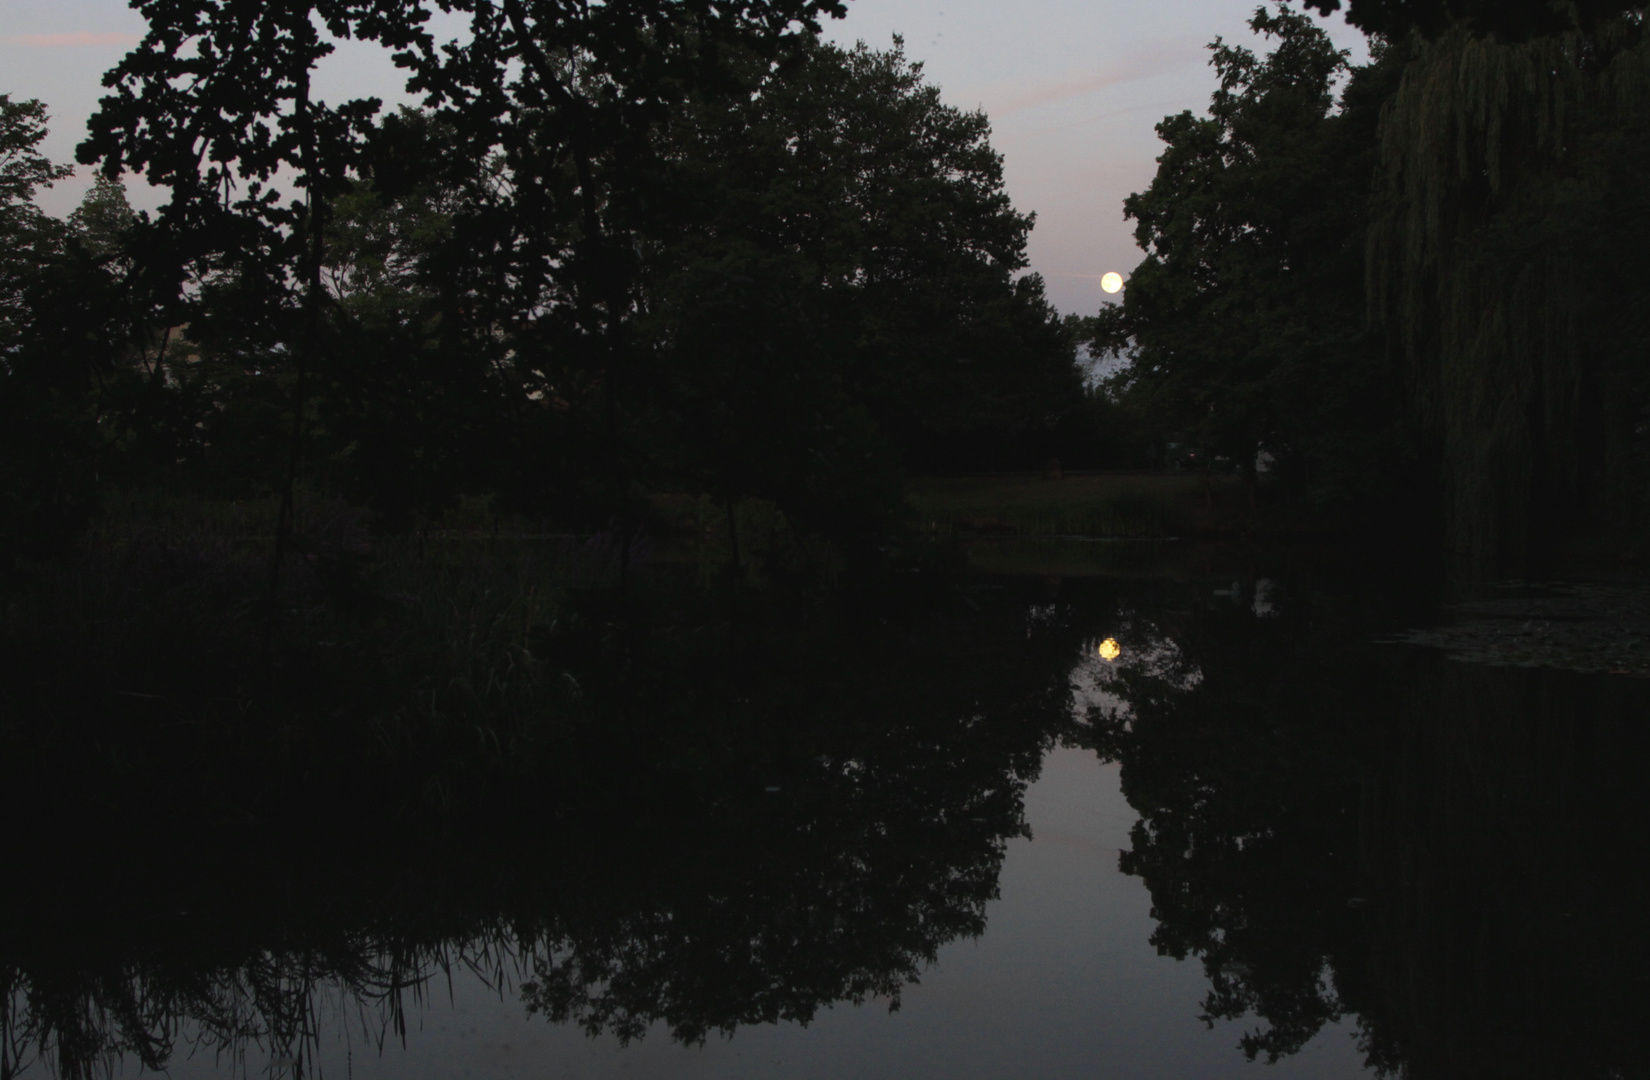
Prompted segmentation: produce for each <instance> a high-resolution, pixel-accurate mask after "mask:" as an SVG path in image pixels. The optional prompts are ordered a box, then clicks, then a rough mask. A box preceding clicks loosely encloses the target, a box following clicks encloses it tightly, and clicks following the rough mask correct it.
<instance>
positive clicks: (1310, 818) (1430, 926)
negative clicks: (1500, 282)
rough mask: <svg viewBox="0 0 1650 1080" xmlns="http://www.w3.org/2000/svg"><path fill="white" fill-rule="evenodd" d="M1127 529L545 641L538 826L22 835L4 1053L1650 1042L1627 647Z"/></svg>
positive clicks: (1484, 1047) (1233, 1069)
mask: <svg viewBox="0 0 1650 1080" xmlns="http://www.w3.org/2000/svg"><path fill="white" fill-rule="evenodd" d="M1131 557H1132V556H1129V555H1128V554H1127V553H1123V554H1122V555H1120V556H1119V555H1117V554H1115V553H1114V554H1111V555H1107V556H1105V558H1104V559H1102V558H1100V557H1099V556H1098V555H1096V554H1095V551H1094V550H1091V549H1084V550H1077V551H1072V550H1064V549H1042V550H1031V551H1026V550H1003V551H997V552H995V553H992V552H987V553H985V554H984V555H983V556H980V557H979V559H978V561H979V562H980V563H981V564H982V565H984V566H985V567H986V569H987V570H989V571H991V572H989V573H983V574H981V575H979V576H977V577H975V578H973V579H969V580H968V581H965V582H962V583H960V584H957V585H956V586H954V587H947V588H944V589H941V590H938V592H932V591H931V592H930V593H926V594H924V599H922V600H921V601H920V602H919V603H915V604H914V605H907V606H905V607H903V608H900V609H899V610H895V607H894V605H892V604H890V606H889V608H888V610H887V611H885V612H883V613H882V615H881V616H879V617H875V618H871V619H867V620H862V621H860V622H858V623H855V624H854V625H853V626H852V627H849V628H848V629H846V630H844V629H843V628H842V627H836V628H834V629H827V630H823V631H821V630H819V629H818V628H813V629H806V630H802V629H796V628H795V627H793V626H791V625H790V624H789V623H786V622H784V619H780V621H779V622H770V623H765V624H763V629H762V632H760V633H753V632H750V630H749V626H750V625H751V624H752V622H751V620H754V619H755V616H752V615H749V614H746V615H743V616H741V617H740V618H741V619H744V620H746V622H745V624H744V626H745V629H742V630H741V629H739V625H738V624H736V625H735V630H736V632H734V633H732V634H731V635H730V636H728V637H727V638H726V639H725V641H724V640H723V639H721V638H716V637H715V636H714V635H711V634H708V632H705V631H703V630H702V628H699V627H696V626H689V627H688V629H686V630H683V629H681V627H683V626H687V625H688V624H687V623H685V622H682V621H681V620H680V619H678V620H677V621H676V622H674V623H672V624H671V626H672V627H674V629H672V630H670V631H669V632H668V633H667V632H664V631H661V632H660V633H659V634H657V635H655V636H654V637H653V638H649V639H647V640H642V639H637V640H636V641H632V642H629V643H627V645H626V649H627V650H628V651H627V652H626V653H625V657H626V659H625V667H624V668H623V671H622V674H623V678H622V679H618V680H614V685H615V686H618V687H620V689H621V690H622V693H620V692H619V691H614V692H613V693H610V694H609V696H607V697H603V696H602V695H603V693H604V692H605V691H603V690H602V686H603V683H602V678H603V675H602V672H603V670H604V669H603V668H601V664H602V663H605V661H602V660H601V659H600V658H599V657H597V658H594V659H592V658H591V657H588V656H583V655H582V654H577V653H573V652H565V653H563V654H553V653H552V654H551V655H555V656H559V657H560V658H559V659H557V660H556V662H557V663H560V664H565V665H566V666H567V671H568V678H569V679H570V680H576V681H577V682H578V684H579V685H580V686H581V687H583V688H585V689H584V691H583V692H584V693H585V694H586V696H587V698H588V699H589V700H590V701H592V702H595V703H596V705H592V706H591V710H592V711H591V716H592V717H594V719H593V720H592V721H591V722H590V723H588V724H587V725H586V726H585V727H583V728H579V729H577V730H576V731H575V732H574V734H573V735H572V736H569V738H568V741H567V744H566V750H565V756H566V758H567V760H568V762H569V763H570V764H569V768H568V771H567V773H566V775H565V776H564V777H563V778H562V779H561V780H560V781H558V786H557V787H556V789H555V790H556V791H558V792H562V791H567V792H571V793H572V794H570V795H566V796H565V797H562V796H558V798H560V801H557V802H553V803H552V802H546V803H545V805H544V808H543V812H542V813H534V814H529V815H526V816H528V817H532V818H534V819H535V820H534V821H532V822H527V823H523V822H492V823H483V824H482V825H481V826H480V827H479V828H477V827H475V826H474V825H472V826H467V827H465V828H455V829H453V830H449V831H447V832H444V833H442V834H440V835H437V834H430V835H422V834H418V835H405V836H397V835H394V834H393V833H384V834H380V835H378V836H376V837H371V838H367V837H349V836H342V837H338V838H336V841H337V842H336V845H335V846H334V845H332V844H331V842H330V841H325V840H310V841H306V842H305V843H304V844H303V845H299V846H296V847H294V846H284V847H283V846H280V845H276V844H275V843H274V842H273V841H268V842H267V843H268V851H267V852H266V851H265V850H264V847H265V845H266V841H265V839H264V836H263V834H251V835H252V841H251V842H249V843H247V844H246V845H244V847H236V846H235V845H233V844H230V845H228V846H225V845H224V844H223V843H222V842H221V839H220V840H219V841H217V842H215V843H210V844H208V843H202V844H201V845H199V846H197V847H194V848H191V847H190V846H189V845H188V844H187V843H185V844H182V845H177V844H174V845H172V846H171V847H170V848H168V849H166V851H165V852H162V853H155V852H148V851H145V850H142V848H141V845H138V846H136V847H134V846H133V845H132V844H130V843H126V842H124V841H123V842H122V843H120V844H117V845H113V846H110V847H108V848H105V849H103V850H101V852H100V853H98V854H96V855H95V856H93V855H87V856H85V857H84V858H76V857H75V855H74V853H73V852H69V853H67V854H65V853H64V852H62V851H59V852H58V853H57V855H56V856H55V858H56V859H57V860H58V861H57V862H56V863H55V864H53V865H50V866H46V867H44V868H43V869H44V871H45V872H44V873H43V874H42V875H41V879H42V881H43V883H44V884H43V885H42V887H41V888H39V889H34V890H17V889H11V890H9V891H8V893H7V896H6V903H7V905H8V906H7V909H6V914H5V920H4V923H3V924H0V976H3V980H4V981H3V984H0V991H4V996H5V998H6V999H7V1000H8V1009H7V1011H6V1014H5V1016H4V1025H3V1027H4V1031H3V1032H0V1034H3V1035H4V1041H5V1044H6V1045H5V1055H4V1060H3V1061H0V1065H3V1066H4V1068H3V1069H0V1072H3V1073H5V1074H6V1075H7V1076H8V1077H9V1076H11V1075H19V1076H65V1077H67V1076H91V1075H99V1074H102V1073H103V1072H104V1071H105V1069H107V1070H110V1071H112V1072H113V1074H115V1075H121V1076H135V1075H142V1074H144V1073H145V1072H146V1071H164V1072H165V1073H166V1074H168V1075H171V1076H176V1077H216V1076H225V1075H246V1076H266V1075H275V1076H294V1077H296V1076H362V1077H371V1076H386V1077H387V1076H395V1077H463V1076H474V1077H518V1076H520V1077H527V1076H532V1077H558V1076H579V1077H608V1076H612V1077H621V1076H622V1077H787V1078H788V1077H799V1078H800V1077H820V1078H824V1077H833V1078H834V1077H906V1078H924V1077H948V1078H955V1077H1002V1076H1029V1075H1035V1076H1041V1077H1078V1076H1082V1077H1093V1076H1119V1077H1125V1076H1126V1077H1160V1076H1161V1077H1171V1076H1172V1077H1188V1076H1194V1077H1259V1076H1266V1077H1278V1078H1280V1080H1281V1078H1285V1077H1308V1076H1310V1077H1321V1078H1334V1077H1352V1076H1365V1075H1375V1074H1378V1073H1385V1074H1389V1075H1404V1076H1408V1077H1412V1078H1416V1080H1424V1078H1431V1077H1476V1076H1483V1077H1503V1076H1505V1077H1514V1076H1530V1077H1537V1076H1560V1075H1562V1076H1574V1077H1598V1078H1601V1080H1602V1078H1606V1077H1629V1076H1645V1075H1647V1074H1650V1073H1647V1070H1650V1054H1647V1044H1646V1036H1645V1034H1644V1033H1643V1032H1644V1031H1645V1030H1646V1029H1650V1025H1643V1024H1642V1015H1643V1012H1644V1010H1645V1008H1646V1006H1650V977H1647V976H1646V974H1645V972H1646V971H1650V934H1647V931H1646V924H1645V920H1644V918H1643V911H1644V910H1645V905H1646V901H1647V900H1650V870H1647V867H1650V861H1647V859H1646V855H1647V853H1650V848H1647V845H1646V843H1645V840H1646V836H1647V831H1650V790H1647V789H1650V785H1646V784H1645V783H1644V782H1643V769H1644V763H1645V761H1646V760H1647V757H1650V695H1647V694H1646V681H1645V680H1639V679H1630V678H1622V677H1615V676H1609V675H1596V674H1595V675H1583V674H1578V673H1574V672H1565V671H1546V670H1535V669H1528V668H1501V667H1491V666H1486V665H1478V664H1463V663H1457V662H1454V661H1450V660H1446V659H1444V658H1442V657H1441V656H1438V655H1436V654H1433V653H1428V652H1426V651H1424V650H1420V649H1414V648H1408V647H1400V646H1394V645H1390V644H1379V643H1378V640H1377V639H1380V638H1382V637H1383V636H1385V635H1389V634H1390V633H1391V632H1392V631H1394V630H1396V629H1400V628H1402V627H1404V626H1413V625H1417V624H1418V623H1421V622H1425V621H1427V620H1428V619H1435V618H1438V617H1440V616H1439V612H1438V601H1439V599H1440V595H1441V594H1440V588H1441V586H1440V585H1438V584H1428V583H1427V582H1426V581H1425V580H1422V579H1420V578H1418V577H1416V576H1415V575H1410V576H1408V577H1405V576H1404V575H1403V573H1400V572H1398V571H1396V570H1391V571H1390V572H1388V571H1383V569H1382V568H1380V567H1378V566H1377V567H1371V566H1369V565H1367V564H1366V565H1364V566H1362V567H1359V568H1354V572H1348V571H1347V568H1346V567H1344V566H1335V567H1329V568H1326V567H1325V566H1324V565H1322V564H1321V562H1320V561H1315V560H1313V559H1310V558H1305V557H1303V556H1300V555H1298V554H1296V555H1289V554H1287V553H1284V554H1280V553H1265V552H1258V553H1257V552H1252V551H1245V552H1239V553H1236V554H1233V553H1229V552H1228V553H1223V554H1222V553H1216V554H1210V555H1197V556H1194V557H1190V558H1180V559H1178V561H1176V560H1167V561H1165V560H1162V559H1156V557H1155V556H1151V555H1150V554H1149V553H1148V554H1147V555H1145V556H1141V557H1140V560H1139V561H1137V562H1135V563H1130V562H1129V559H1130V558H1131ZM1154 559H1156V561H1154ZM1106 560H1110V561H1106ZM672 635H674V636H672ZM650 642H651V643H650ZM552 644H553V643H552ZM649 650H653V651H649ZM581 665H582V666H581ZM615 694H616V695H617V696H614V695H615ZM602 702H606V703H607V704H606V705H603V704H601V703H602ZM614 702H618V703H620V704H619V705H614V704H613V703H614ZM621 705H622V707H620V706H621ZM598 706H599V707H598ZM610 706H611V707H610ZM539 818H542V820H537V819H539ZM215 835H218V836H220V837H221V836H222V835H223V834H222V833H218V834H215ZM88 843H90V841H88ZM896 1004H897V1008H895V1007H893V1006H895V1005H896Z"/></svg>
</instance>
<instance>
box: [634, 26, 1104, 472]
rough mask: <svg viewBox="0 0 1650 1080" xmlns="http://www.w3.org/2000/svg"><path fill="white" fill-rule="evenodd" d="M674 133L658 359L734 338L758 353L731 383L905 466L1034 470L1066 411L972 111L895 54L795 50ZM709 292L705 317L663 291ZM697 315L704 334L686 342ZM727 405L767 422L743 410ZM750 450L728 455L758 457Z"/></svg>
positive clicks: (1016, 221) (1041, 308)
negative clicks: (873, 440) (857, 421)
mask: <svg viewBox="0 0 1650 1080" xmlns="http://www.w3.org/2000/svg"><path fill="white" fill-rule="evenodd" d="M673 139H674V141H673V144H672V155H673V160H674V163H675V165H676V170H677V171H676V174H675V175H676V177H677V183H678V193H677V194H676V197H675V199H674V201H673V202H672V203H670V204H669V206H670V211H669V213H670V215H671V216H672V220H668V221H663V222H661V227H662V232H663V237H664V242H663V243H662V244H661V246H660V247H659V249H658V254H657V256H655V257H651V258H650V264H651V265H650V277H649V283H650V284H649V287H650V289H653V290H655V291H656V292H657V294H658V295H659V296H660V297H661V298H663V301H664V306H663V308H662V311H667V312H668V313H669V318H668V319H666V320H665V322H664V323H662V324H661V328H660V331H659V332H660V334H661V338H662V340H663V341H664V342H665V345H666V348H667V350H668V351H669V352H670V355H671V356H673V357H675V358H676V359H674V360H672V361H670V363H671V364H678V365H679V364H681V363H689V364H695V365H699V366H703V364H705V363H714V361H713V360H712V359H711V357H712V355H713V354H714V353H715V352H716V351H717V350H718V348H719V346H718V345H717V344H716V343H717V342H723V343H726V342H729V341H735V340H740V339H742V338H743V337H745V336H748V335H749V334H750V333H753V332H754V333H755V334H756V335H757V336H759V337H762V338H765V339H766V340H767V341H768V342H769V343H768V344H767V345H764V346H761V348H765V349H767V350H768V351H769V353H770V354H771V355H770V356H769V358H767V359H762V360H757V359H754V358H753V359H752V360H751V361H750V365H749V366H750V370H749V371H748V373H746V374H744V375H741V376H739V378H740V380H741V381H742V383H743V384H744V385H745V386H746V387H747V388H748V387H751V386H754V385H755V383H756V381H760V380H763V379H767V380H769V384H770V385H771V386H772V388H773V392H774V394H776V395H780V396H778V397H774V398H773V400H774V401H775V402H778V401H780V400H782V399H783V395H784V394H786V393H790V392H792V391H794V392H796V393H797V394H798V395H799V397H798V398H797V404H798V406H799V407H800V406H801V405H802V403H803V402H807V401H815V402H819V401H824V400H829V399H830V398H831V396H832V395H836V396H839V397H840V398H841V399H842V400H843V401H844V402H845V403H847V404H848V405H849V406H851V407H852V409H854V410H857V412H858V414H860V415H862V416H863V417H864V418H865V419H867V420H869V421H870V422H872V423H874V425H875V430H876V432H877V435H878V438H879V440H880V441H881V442H882V443H883V444H884V445H885V446H886V447H887V449H888V450H890V451H892V452H893V453H894V454H896V455H897V460H898V461H899V462H900V463H901V464H902V465H903V466H905V467H907V468H913V469H935V468H941V469H943V468H953V469H955V468H967V467H971V466H972V467H979V466H982V465H996V466H997V467H1012V465H1013V464H1024V463H1026V462H1027V461H1028V460H1029V461H1030V462H1034V463H1035V464H1037V465H1041V464H1042V462H1043V461H1044V460H1046V458H1047V457H1048V456H1049V453H1050V452H1051V450H1050V446H1051V444H1052V442H1053V440H1054V438H1055V434H1054V429H1055V427H1056V424H1057V422H1058V421H1059V419H1060V418H1061V417H1062V416H1063V415H1064V414H1065V413H1069V412H1071V411H1072V410H1074V409H1075V408H1077V407H1079V405H1080V402H1081V396H1082V395H1081V380H1080V376H1079V373H1078V371H1077V367H1076V364H1075V353H1074V345H1073V342H1072V340H1071V339H1070V337H1069V336H1068V335H1067V333H1066V332H1065V330H1064V329H1063V327H1062V325H1061V324H1060V322H1059V321H1058V319H1057V317H1056V316H1055V314H1054V312H1053V310H1052V309H1051V308H1050V307H1049V305H1048V304H1047V302H1046V300H1045V299H1044V298H1043V294H1042V286H1041V281H1040V280H1039V279H1037V278H1036V277H1035V276H1026V277H1018V276H1017V275H1018V274H1019V272H1020V271H1021V270H1023V268H1024V267H1025V242H1026V237H1027V234H1028V233H1029V231H1030V229H1031V225H1032V218H1031V217H1030V216H1029V215H1025V214H1021V213H1019V212H1017V211H1016V210H1014V208H1013V206H1012V205H1011V204H1010V202H1009V199H1008V196H1007V194H1006V193H1005V192H1004V190H1003V179H1002V159H1001V156H1000V155H999V154H998V153H997V152H996V151H995V150H994V149H993V148H992V147H991V144H990V141H989V140H990V127H989V124H988V122H987V120H986V118H985V116H984V115H983V114H981V113H977V112H976V113H969V112H964V111H961V110H958V109H955V108H951V107H949V106H946V105H945V104H943V103H942V102H941V100H940V97H939V91H938V88H937V87H935V86H933V85H932V84H929V83H927V82H925V81H924V79H923V76H922V67H921V65H920V64H914V63H911V62H910V61H909V60H907V59H906V57H905V55H904V51H903V47H902V45H901V43H900V42H899V41H898V40H897V39H896V41H895V43H894V47H893V49H892V50H889V51H886V52H879V51H874V50H871V49H869V48H866V47H865V46H864V45H863V44H862V45H860V46H858V47H857V48H855V49H852V50H843V49H839V48H836V47H834V46H830V45H825V44H814V45H812V46H810V47H808V48H807V49H806V50H805V51H804V53H803V55H802V56H801V57H800V59H799V60H798V62H797V63H796V64H795V65H794V66H792V67H788V68H785V69H782V70H779V71H776V72H774V73H773V74H772V75H770V76H769V77H768V78H767V79H765V80H764V81H763V82H762V83H761V84H760V85H759V87H758V88H757V90H756V92H755V93H753V94H751V95H749V96H748V97H738V98H733V97H729V98H716V99H711V100H708V101H700V102H697V103H695V104H694V106H693V107H692V108H691V109H690V111H688V112H687V113H686V114H685V116H684V118H683V120H682V121H681V122H680V123H679V124H678V125H677V126H676V127H675V129H674V135H673ZM695 282H697V283H698V284H694V283H695ZM711 282H715V283H716V284H715V285H714V286H711V287H713V288H714V289H716V290H717V291H718V293H719V294H720V295H721V296H722V297H723V300H722V301H720V302H719V303H720V304H721V305H722V306H720V307H716V306H707V304H706V303H705V302H704V301H705V299H707V298H705V297H693V298H689V296H688V295H682V296H678V295H677V294H679V293H682V292H683V290H687V291H688V292H689V293H691V292H692V291H693V290H695V289H698V288H702V287H705V286H707V285H710V283H711ZM774 289H782V290H783V291H784V292H785V293H786V294H787V296H788V297H789V299H788V300H787V301H786V303H785V304H783V305H776V304H775V303H774V302H773V299H772V297H771V293H772V291H773V290H774ZM730 305H731V306H730ZM711 311H717V312H719V313H720V314H717V315H715V316H714V317H715V318H716V319H718V320H719V326H718V327H717V328H716V329H710V328H708V327H701V328H699V329H690V328H691V326H692V324H693V323H694V322H696V321H700V320H702V319H703V318H704V317H706V316H707V315H708V314H709V313H710V312H711ZM736 311H737V314H735V312H736ZM786 312H788V313H786ZM775 317H778V318H779V319H781V320H782V321H783V322H784V325H783V326H781V325H779V324H778V323H775V322H774V321H773V320H774V319H775ZM739 326H743V327H744V329H743V330H740V329H739V328H738V327H739ZM683 332H687V333H690V334H693V335H696V336H695V337H694V338H693V340H694V341H695V342H697V343H698V344H697V345H695V346H694V347H695V348H701V347H702V349H703V350H705V351H704V352H703V353H702V354H701V355H700V356H699V359H692V358H691V357H690V356H689V351H688V350H684V348H683V344H684V342H685V340H686V339H684V338H682V337H681V334H682V333H683ZM782 387H784V388H786V389H782ZM807 387H812V388H807ZM827 387H828V388H829V389H828V390H827V389H826V388H827ZM748 408H749V409H750V410H752V416H753V418H755V417H756V414H758V413H763V412H770V413H771V409H770V406H768V405H764V404H762V403H761V400H760V395H758V396H755V397H751V398H750V399H749V405H748ZM786 415H798V416H799V417H800V414H797V413H795V412H794V411H793V412H792V413H786ZM770 422H777V421H775V420H773V418H771V416H770ZM825 422H826V424H827V425H831V426H836V427H837V429H838V430H839V431H840V430H845V429H846V428H851V427H853V424H851V423H848V424H846V425H845V423H844V422H843V421H838V420H830V419H827V420H826V421H825ZM762 438H765V436H764V437H760V438H758V437H753V438H751V439H747V440H746V441H745V443H744V447H743V449H740V450H738V451H732V452H734V453H736V454H739V455H742V456H744V457H747V458H756V457H759V456H760V455H761V451H760V450H759V449H758V447H759V446H760V445H761V441H762ZM858 452H862V453H863V452H870V450H869V448H867V449H866V450H864V451H858Z"/></svg>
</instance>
